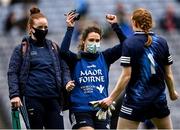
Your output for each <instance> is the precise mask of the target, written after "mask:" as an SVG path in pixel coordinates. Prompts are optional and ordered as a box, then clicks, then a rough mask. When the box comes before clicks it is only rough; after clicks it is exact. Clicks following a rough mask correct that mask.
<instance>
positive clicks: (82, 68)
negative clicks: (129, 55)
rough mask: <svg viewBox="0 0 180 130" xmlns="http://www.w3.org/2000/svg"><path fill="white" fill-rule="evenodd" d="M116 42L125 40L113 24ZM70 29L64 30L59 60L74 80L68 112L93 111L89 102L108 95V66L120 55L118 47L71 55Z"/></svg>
mask: <svg viewBox="0 0 180 130" xmlns="http://www.w3.org/2000/svg"><path fill="white" fill-rule="evenodd" d="M112 28H113V30H114V31H115V32H116V34H117V36H118V38H119V40H120V42H123V41H124V40H125V39H126V36H125V35H124V34H123V33H122V31H121V29H120V28H119V27H118V25H117V24H113V25H112ZM73 29H74V28H70V27H69V28H67V32H66V35H65V37H64V39H63V42H62V45H61V48H60V49H61V50H60V52H61V53H62V58H64V60H66V62H67V64H68V65H69V67H70V70H71V74H72V77H73V79H74V80H75V85H76V86H75V88H74V89H73V90H72V91H71V92H70V99H71V100H70V101H71V111H76V112H87V111H95V110H97V109H94V108H93V107H92V106H91V105H89V102H90V101H93V100H100V99H103V98H105V97H107V96H108V83H109V77H108V73H109V67H110V65H111V64H112V63H114V62H115V61H116V60H118V59H119V58H120V56H121V49H122V44H118V45H116V46H114V47H112V48H109V49H107V50H105V51H103V52H101V53H96V54H91V53H86V52H80V53H79V54H75V53H73V52H71V51H70V50H69V48H70V42H71V37H72V33H73Z"/></svg>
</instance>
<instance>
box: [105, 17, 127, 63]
mask: <svg viewBox="0 0 180 130" xmlns="http://www.w3.org/2000/svg"><path fill="white" fill-rule="evenodd" d="M106 20H107V22H109V23H110V24H111V26H112V29H113V30H114V31H115V32H116V35H117V36H118V38H119V42H120V43H119V44H118V45H115V46H114V47H112V48H109V49H107V50H105V51H103V55H104V57H105V59H106V62H107V64H109V65H110V64H112V63H114V62H115V61H116V60H118V59H119V58H120V57H121V52H122V43H123V42H124V40H125V39H126V36H125V34H124V33H123V32H122V30H121V28H120V27H119V25H118V24H117V17H116V15H111V14H108V15H106Z"/></svg>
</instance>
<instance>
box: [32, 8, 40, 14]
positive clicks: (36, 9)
mask: <svg viewBox="0 0 180 130" xmlns="http://www.w3.org/2000/svg"><path fill="white" fill-rule="evenodd" d="M37 13H40V9H39V8H37V7H32V8H31V9H30V15H33V14H37Z"/></svg>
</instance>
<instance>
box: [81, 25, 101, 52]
mask: <svg viewBox="0 0 180 130" xmlns="http://www.w3.org/2000/svg"><path fill="white" fill-rule="evenodd" d="M91 32H95V33H98V34H99V35H100V37H102V31H101V29H100V28H99V27H97V26H90V27H87V28H86V29H84V31H83V32H82V34H81V37H80V43H79V45H78V50H79V51H80V50H81V51H83V50H84V41H85V40H86V38H87V36H88V34H89V33H91Z"/></svg>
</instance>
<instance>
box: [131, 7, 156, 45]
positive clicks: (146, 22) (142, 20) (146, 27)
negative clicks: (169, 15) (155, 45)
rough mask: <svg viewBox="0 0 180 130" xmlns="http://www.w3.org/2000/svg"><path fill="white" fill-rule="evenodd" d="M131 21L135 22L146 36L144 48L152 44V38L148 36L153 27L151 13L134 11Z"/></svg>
mask: <svg viewBox="0 0 180 130" xmlns="http://www.w3.org/2000/svg"><path fill="white" fill-rule="evenodd" d="M132 20H134V21H135V23H136V24H137V25H136V26H138V27H139V28H140V29H142V30H143V31H144V32H145V33H146V34H147V36H148V39H147V42H146V43H145V46H149V45H151V43H152V37H151V36H150V35H149V34H148V32H149V31H150V30H151V28H152V26H153V22H152V16H151V13H150V12H149V11H148V10H146V9H143V8H139V9H136V10H135V11H134V12H133V15H132Z"/></svg>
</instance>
